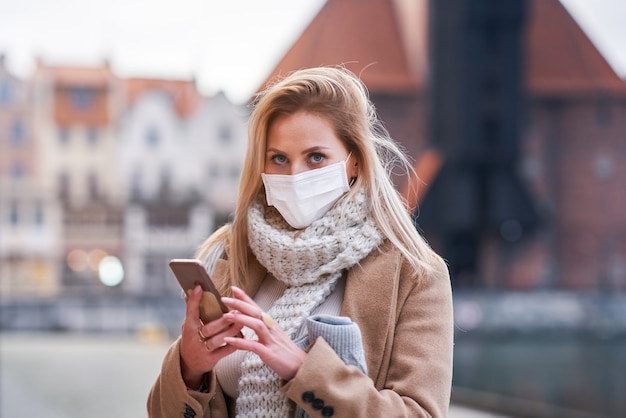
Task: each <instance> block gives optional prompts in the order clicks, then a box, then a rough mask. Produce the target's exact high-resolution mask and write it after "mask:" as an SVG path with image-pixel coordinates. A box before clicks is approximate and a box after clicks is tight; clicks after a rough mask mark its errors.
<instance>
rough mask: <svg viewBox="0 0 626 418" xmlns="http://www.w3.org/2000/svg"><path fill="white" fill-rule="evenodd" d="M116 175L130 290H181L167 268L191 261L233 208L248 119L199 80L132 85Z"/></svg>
mask: <svg viewBox="0 0 626 418" xmlns="http://www.w3.org/2000/svg"><path fill="white" fill-rule="evenodd" d="M127 91H128V92H129V95H128V98H129V102H128V110H127V112H126V113H125V115H124V117H123V121H122V122H121V124H120V130H119V148H118V152H119V157H118V160H117V161H118V164H119V166H118V169H117V173H118V174H119V176H120V182H121V184H122V186H123V187H122V188H121V189H122V190H125V191H127V193H128V194H127V196H125V207H126V211H125V222H124V226H125V229H124V260H125V265H126V267H127V273H128V280H127V281H126V283H125V284H124V285H125V288H126V290H127V291H129V292H131V293H135V294H140V295H141V294H143V295H145V294H149V295H162V294H168V293H169V294H172V293H173V292H177V291H179V288H178V284H177V282H176V281H175V280H174V278H173V277H172V276H171V273H170V272H169V270H168V266H167V263H168V261H169V260H170V259H172V258H189V257H191V256H192V255H193V253H194V251H195V249H196V247H197V246H198V245H200V243H201V242H202V241H203V240H204V239H205V238H206V237H207V236H208V235H209V234H210V232H211V231H213V230H214V229H215V227H216V226H220V225H221V224H223V223H224V222H225V221H226V220H227V219H228V217H229V215H230V213H231V212H232V211H233V209H234V204H235V200H236V193H237V186H238V182H239V174H240V172H241V168H242V166H243V155H244V152H243V151H244V150H245V146H246V138H247V132H246V127H247V114H246V113H245V111H244V109H243V108H241V107H238V106H235V105H233V104H232V103H231V102H229V101H228V100H227V99H226V97H225V96H224V94H222V93H219V94H217V95H215V96H213V97H201V96H200V94H199V93H198V92H197V90H196V86H195V83H194V82H193V81H179V80H155V79H130V80H128V81H127Z"/></svg>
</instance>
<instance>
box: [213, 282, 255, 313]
mask: <svg viewBox="0 0 626 418" xmlns="http://www.w3.org/2000/svg"><path fill="white" fill-rule="evenodd" d="M233 296H235V297H234V298H228V297H223V298H222V302H224V304H225V305H226V306H228V307H229V308H230V309H232V310H237V311H240V312H242V313H244V314H246V315H249V316H252V317H255V318H261V315H262V314H263V309H261V308H260V307H259V305H257V304H256V302H255V301H254V300H252V298H251V297H249V296H248V295H247V294H246V293H245V292H244V291H243V290H241V289H239V288H238V287H234V286H233Z"/></svg>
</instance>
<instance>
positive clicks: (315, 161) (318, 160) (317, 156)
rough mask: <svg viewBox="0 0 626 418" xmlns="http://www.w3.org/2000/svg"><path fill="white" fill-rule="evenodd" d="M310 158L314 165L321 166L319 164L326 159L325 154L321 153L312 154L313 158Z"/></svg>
mask: <svg viewBox="0 0 626 418" xmlns="http://www.w3.org/2000/svg"><path fill="white" fill-rule="evenodd" d="M310 158H311V162H312V163H313V164H319V163H321V162H322V161H324V158H326V157H325V156H324V155H323V154H320V153H314V154H311V157H310Z"/></svg>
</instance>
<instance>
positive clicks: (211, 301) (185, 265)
mask: <svg viewBox="0 0 626 418" xmlns="http://www.w3.org/2000/svg"><path fill="white" fill-rule="evenodd" d="M169 264H170V269H171V270H172V272H173V273H174V276H176V280H178V283H179V284H180V287H182V288H183V291H184V292H185V294H186V295H187V296H191V292H192V291H193V289H194V288H195V287H196V286H197V285H198V284H199V285H200V287H202V291H203V292H202V299H201V300H200V319H201V320H202V322H204V323H205V324H207V323H209V322H211V321H214V320H216V319H218V318H220V317H221V316H222V315H223V314H224V313H226V312H228V308H227V307H226V305H224V303H222V298H221V297H220V294H219V293H218V291H217V289H216V287H215V285H214V284H213V281H212V280H211V277H209V273H208V272H207V271H206V268H205V267H204V266H203V265H202V263H201V262H200V260H196V259H184V258H177V259H173V260H171V261H170V263H169Z"/></svg>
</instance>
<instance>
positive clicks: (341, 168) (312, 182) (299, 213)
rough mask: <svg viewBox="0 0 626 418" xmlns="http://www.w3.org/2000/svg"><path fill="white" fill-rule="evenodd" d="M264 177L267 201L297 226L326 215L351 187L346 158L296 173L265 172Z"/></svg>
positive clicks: (300, 227)
mask: <svg viewBox="0 0 626 418" xmlns="http://www.w3.org/2000/svg"><path fill="white" fill-rule="evenodd" d="M348 158H350V156H349V155H348ZM261 177H262V178H263V184H265V196H266V198H267V204H268V205H269V206H274V207H275V208H276V209H277V210H278V212H280V214H281V215H282V216H283V218H285V220H286V221H287V223H288V224H289V225H291V226H292V227H294V228H296V229H303V228H306V227H307V226H309V225H311V223H313V221H316V220H318V219H319V218H321V217H322V216H324V214H326V212H328V210H329V209H330V208H331V207H332V206H333V205H334V204H335V202H337V200H339V198H340V197H341V196H343V195H344V193H346V192H347V191H348V190H350V185H349V184H348V176H347V174H346V162H345V161H340V162H338V163H335V164H330V165H327V166H326V167H322V168H317V169H315V170H309V171H304V172H302V173H299V174H294V175H286V174H265V173H262V174H261Z"/></svg>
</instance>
